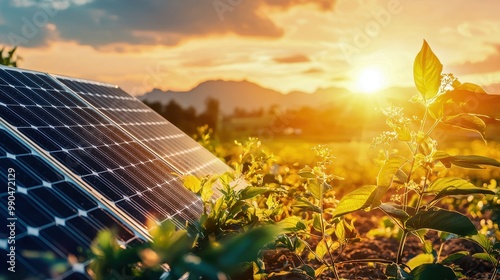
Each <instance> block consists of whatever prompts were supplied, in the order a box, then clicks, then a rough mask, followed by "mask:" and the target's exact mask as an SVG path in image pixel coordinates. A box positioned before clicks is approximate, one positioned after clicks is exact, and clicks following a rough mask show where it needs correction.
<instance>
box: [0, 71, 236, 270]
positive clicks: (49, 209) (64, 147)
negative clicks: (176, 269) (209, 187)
mask: <svg viewBox="0 0 500 280" xmlns="http://www.w3.org/2000/svg"><path fill="white" fill-rule="evenodd" d="M66 79H68V80H67V81H66V83H64V82H63V81H61V79H59V78H57V77H55V76H52V75H50V74H45V73H39V72H35V71H29V70H22V69H13V68H9V67H2V66H0V132H2V131H8V132H9V135H12V136H13V137H15V139H17V140H16V141H19V143H23V144H24V145H27V146H29V151H26V149H23V148H22V147H17V146H16V145H17V144H15V143H14V144H12V143H11V144H10V145H12V147H10V148H13V147H17V148H16V149H18V150H17V151H18V154H19V155H18V156H15V155H12V154H9V153H7V152H5V149H4V148H5V147H3V144H2V143H0V160H1V161H0V165H2V166H3V165H5V164H6V163H9V164H16V166H19V168H20V169H19V170H23V169H30V168H31V169H33V170H42V169H43V168H44V165H48V166H51V168H53V169H54V170H58V171H57V172H56V171H54V172H55V173H54V174H52V175H50V174H42V173H32V174H36V175H33V176H26V177H25V178H22V179H19V181H20V185H19V187H18V189H17V192H18V195H19V196H20V198H19V202H20V203H24V205H26V206H25V208H26V209H31V210H30V211H31V212H36V213H38V212H39V213H41V214H40V216H39V219H38V220H33V218H32V217H29V216H25V213H24V214H23V213H21V214H22V215H23V217H22V218H23V219H21V222H20V225H19V226H20V231H21V232H20V238H22V239H23V240H24V241H23V243H25V244H33V245H29V246H32V247H33V246H34V248H46V249H50V250H52V251H53V252H55V253H56V254H57V255H58V256H64V255H65V254H68V253H69V252H73V251H74V250H75V248H76V247H77V246H80V245H81V244H85V245H84V246H87V247H88V246H90V242H91V241H92V240H93V239H94V238H95V235H96V234H97V231H98V230H100V229H103V228H105V227H107V226H109V225H115V226H117V227H118V228H119V229H121V230H120V232H121V233H120V235H119V237H120V238H121V239H122V240H123V242H124V244H128V243H129V242H137V240H140V239H142V240H147V239H148V236H149V233H148V229H151V228H153V227H155V226H156V225H158V224H160V223H161V222H163V221H165V220H172V221H173V222H174V223H175V224H176V225H177V226H178V227H184V226H185V223H184V222H192V221H194V220H196V219H197V217H198V216H199V214H200V213H201V212H202V211H203V205H202V203H201V201H200V199H199V198H197V197H196V196H194V195H193V194H192V193H191V192H190V191H188V190H187V189H185V188H184V187H183V186H182V182H181V181H180V177H178V176H174V175H172V173H175V174H178V175H186V174H194V175H197V176H200V175H201V174H204V175H206V174H213V173H222V172H225V171H228V170H230V168H229V167H228V166H227V165H225V164H224V163H222V162H221V161H220V160H218V159H217V158H215V157H214V156H213V155H211V154H210V153H209V152H208V151H207V150H206V149H204V148H202V147H201V146H200V145H199V144H197V143H196V142H195V141H194V140H193V139H191V138H190V137H189V136H187V135H186V134H184V133H183V132H181V131H180V130H179V129H178V128H176V127H175V126H173V125H172V124H171V123H170V122H168V121H166V120H165V119H163V118H162V117H161V116H159V115H158V114H157V113H156V112H154V111H152V110H151V109H149V108H148V107H147V106H145V105H144V104H143V103H142V102H140V101H139V100H138V99H136V98H135V97H132V96H130V95H128V94H127V93H125V92H124V91H123V90H121V89H120V88H119V87H117V86H113V85H109V84H104V83H98V82H91V81H86V80H83V79H73V78H66ZM74 81H78V83H79V84H77V83H76V82H74ZM67 83H70V84H71V85H72V87H69V86H68V85H67ZM2 128H3V130H2ZM23 144H20V145H21V146H22V145H23ZM34 154H36V157H35V156H34ZM28 160H29V161H28ZM2 161H3V163H1V162H2ZM171 163H172V164H171ZM25 171H26V170H25ZM0 173H2V171H1V170H0ZM26 174H27V173H26ZM57 174H59V175H57ZM47 176H48V177H47ZM41 178H44V180H42V179H41ZM1 179H3V177H2V178H1ZM1 179H0V180H1ZM68 182H71V183H68ZM68 184H69V185H68ZM78 192H80V193H81V194H84V196H81V195H78ZM218 195H219V194H218V193H217V191H216V194H215V196H218ZM85 196H87V197H91V201H94V202H93V203H89V202H86V201H85V199H84V197H85ZM3 199H5V194H3V193H2V192H0V200H3ZM46 200H47V201H46ZM48 201H50V202H53V203H54V205H59V207H57V208H56V207H53V205H50V204H48ZM2 211H3V210H0V214H1V215H2V216H4V215H6V214H5V213H3V212H2ZM81 225H85V226H83V227H82V226H81ZM127 232H129V233H127ZM56 234H58V235H61V236H65V237H67V238H63V239H61V240H59V239H58V238H55V237H54V235H56ZM35 237H36V238H35ZM138 238H140V239H138ZM28 241H29V242H28ZM3 242H4V241H3V240H2V236H0V247H2V246H3V245H2V244H4V243H3ZM26 242H28V243H26ZM30 242H31V243H30ZM61 242H63V243H61ZM35 244H37V245H35ZM78 244H80V245H78ZM26 246H28V245H26ZM29 246H28V247H29ZM0 249H2V248H0ZM23 262H24V264H25V265H26V266H27V267H28V266H29V267H33V266H32V265H30V264H29V263H26V261H25V260H23ZM87 264H88V263H75V264H73V265H72V268H71V269H70V270H68V271H66V272H64V274H61V275H59V278H61V279H62V278H65V277H66V276H69V275H74V274H72V273H74V272H81V273H84V268H85V266H86V265H87Z"/></svg>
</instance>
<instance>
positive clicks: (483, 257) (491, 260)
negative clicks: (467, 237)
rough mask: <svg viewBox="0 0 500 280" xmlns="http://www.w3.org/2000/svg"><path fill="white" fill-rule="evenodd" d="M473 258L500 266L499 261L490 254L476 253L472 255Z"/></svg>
mask: <svg viewBox="0 0 500 280" xmlns="http://www.w3.org/2000/svg"><path fill="white" fill-rule="evenodd" d="M472 257H473V258H476V259H481V260H483V261H487V262H489V263H492V264H493V265H495V266H497V265H498V261H497V260H496V259H495V258H494V257H493V256H491V255H490V254H488V253H475V254H473V255H472Z"/></svg>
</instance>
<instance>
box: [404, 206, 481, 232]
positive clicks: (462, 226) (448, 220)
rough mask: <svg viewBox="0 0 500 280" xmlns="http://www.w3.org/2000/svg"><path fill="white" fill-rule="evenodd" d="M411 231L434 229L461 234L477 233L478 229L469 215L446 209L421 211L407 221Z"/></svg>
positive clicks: (407, 226)
mask: <svg viewBox="0 0 500 280" xmlns="http://www.w3.org/2000/svg"><path fill="white" fill-rule="evenodd" d="M406 228H407V229H408V230H410V231H413V230H418V229H433V230H440V231H446V232H451V233H455V234H457V235H460V236H468V235H474V234H477V229H476V227H475V226H474V224H473V223H472V222H471V221H470V219H469V218H467V216H464V215H462V214H460V213H458V212H455V211H449V210H445V209H437V210H435V209H431V210H427V211H420V212H418V213H417V214H416V215H415V216H413V217H411V218H410V219H408V221H406Z"/></svg>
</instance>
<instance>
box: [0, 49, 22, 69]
mask: <svg viewBox="0 0 500 280" xmlns="http://www.w3.org/2000/svg"><path fill="white" fill-rule="evenodd" d="M16 50H17V47H14V48H12V49H11V50H10V51H8V52H7V55H6V56H5V57H4V51H5V47H3V48H2V49H1V50H0V65H5V66H13V67H17V62H18V61H19V60H21V58H20V57H19V56H17V55H15V52H16Z"/></svg>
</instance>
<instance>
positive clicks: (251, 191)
mask: <svg viewBox="0 0 500 280" xmlns="http://www.w3.org/2000/svg"><path fill="white" fill-rule="evenodd" d="M270 191H272V190H271V189H269V188H265V187H252V186H249V187H246V188H244V189H243V190H241V192H240V199H242V200H245V199H250V198H253V197H256V196H258V195H259V194H263V193H266V192H270Z"/></svg>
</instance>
